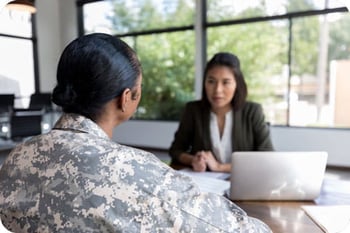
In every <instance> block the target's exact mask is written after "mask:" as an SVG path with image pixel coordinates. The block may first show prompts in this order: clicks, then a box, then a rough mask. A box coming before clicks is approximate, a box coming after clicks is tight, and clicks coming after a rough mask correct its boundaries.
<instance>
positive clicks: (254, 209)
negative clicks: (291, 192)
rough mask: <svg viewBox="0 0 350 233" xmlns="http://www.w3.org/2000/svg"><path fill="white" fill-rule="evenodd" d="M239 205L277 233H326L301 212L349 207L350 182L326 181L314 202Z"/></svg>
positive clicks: (252, 202) (245, 203)
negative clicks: (306, 208)
mask: <svg viewBox="0 0 350 233" xmlns="http://www.w3.org/2000/svg"><path fill="white" fill-rule="evenodd" d="M349 174H350V172H349ZM235 203H236V204H237V205H238V206H240V207H241V208H242V209H243V210H245V211H246V212H247V214H248V215H249V216H252V217H255V218H258V219H260V220H262V221H263V222H265V223H266V224H267V225H269V227H270V228H271V230H272V231H273V232H274V233H322V232H323V230H322V229H321V228H320V227H319V226H318V225H316V223H315V222H313V220H312V219H311V218H310V217H309V216H308V215H307V214H306V213H305V212H304V211H303V210H302V209H301V206H302V205H338V204H348V205H349V204H350V181H346V180H337V179H325V182H324V183H323V186H322V191H321V194H320V196H319V197H318V198H317V199H316V200H315V201H310V202H298V201H288V202H286V201H265V202H264V201H255V202H254V201H241V202H237V201H236V202H235Z"/></svg>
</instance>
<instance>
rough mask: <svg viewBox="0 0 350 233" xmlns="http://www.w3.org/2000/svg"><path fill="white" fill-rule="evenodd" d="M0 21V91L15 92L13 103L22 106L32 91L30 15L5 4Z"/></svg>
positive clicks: (32, 50) (33, 64) (32, 56)
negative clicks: (11, 8)
mask: <svg viewBox="0 0 350 233" xmlns="http://www.w3.org/2000/svg"><path fill="white" fill-rule="evenodd" d="M0 21H1V24H0V51H1V53H0V63H1V70H0V82H1V86H0V93H2V94H15V96H16V99H15V107H17V108H24V107H27V106H28V104H29V97H30V95H31V94H32V93H34V92H35V72H34V68H35V62H34V46H35V45H34V39H33V34H34V33H33V31H32V16H31V14H30V13H28V12H23V11H15V10H12V11H10V10H8V9H6V7H5V8H4V9H2V10H1V11H0ZM19 67H20V69H19Z"/></svg>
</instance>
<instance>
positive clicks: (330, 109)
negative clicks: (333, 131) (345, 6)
mask: <svg viewBox="0 0 350 233" xmlns="http://www.w3.org/2000/svg"><path fill="white" fill-rule="evenodd" d="M348 25H350V16H349V13H343V14H340V13H339V14H329V15H324V16H319V17H307V18H300V19H295V20H294V21H293V43H292V48H293V56H292V83H291V84H292V88H291V95H292V97H293V98H291V102H290V104H291V108H290V123H291V125H297V126H325V127H350V109H349V108H348V107H346V106H347V105H346V104H347V103H348V101H349V100H350V93H349V91H348V87H350V79H349V73H350V53H349V51H350V34H349V33H348V31H347V30H344V28H347V27H348Z"/></svg>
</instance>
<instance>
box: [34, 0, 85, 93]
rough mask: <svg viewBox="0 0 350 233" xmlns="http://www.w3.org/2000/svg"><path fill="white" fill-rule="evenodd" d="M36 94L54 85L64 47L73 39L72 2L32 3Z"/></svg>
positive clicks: (75, 32) (45, 1) (57, 0)
mask: <svg viewBox="0 0 350 233" xmlns="http://www.w3.org/2000/svg"><path fill="white" fill-rule="evenodd" d="M35 5H36V7H37V13H36V21H37V37H38V50H39V51H38V52H39V66H40V67H39V76H40V91H42V92H50V91H51V90H52V88H53V87H54V86H55V84H56V66H57V63H58V59H59V56H60V54H61V52H62V50H63V48H64V47H65V45H66V44H67V43H68V42H69V41H71V40H72V39H73V38H75V37H76V36H77V35H78V33H77V20H76V19H77V16H76V7H75V0H36V2H35Z"/></svg>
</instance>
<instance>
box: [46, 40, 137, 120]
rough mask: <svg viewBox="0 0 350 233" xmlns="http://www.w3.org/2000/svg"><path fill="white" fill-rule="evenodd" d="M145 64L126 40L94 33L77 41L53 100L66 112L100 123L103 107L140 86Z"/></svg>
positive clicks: (65, 58) (66, 55)
mask: <svg viewBox="0 0 350 233" xmlns="http://www.w3.org/2000/svg"><path fill="white" fill-rule="evenodd" d="M141 72H142V71H141V64H140V62H139V60H138V58H137V56H136V54H135V52H134V51H133V50H132V49H131V48H130V47H129V46H128V45H127V44H126V43H125V42H123V41H122V40H120V39H118V38H116V37H114V36H111V35H108V34H103V33H93V34H89V35H85V36H82V37H79V38H77V39H75V40H73V41H72V42H71V43H70V44H69V45H68V46H67V47H66V48H65V49H64V51H63V53H62V55H61V58H60V60H59V63H58V68H57V85H56V87H55V88H54V90H53V94H52V101H53V102H54V103H55V104H57V105H58V106H61V107H62V109H63V111H64V112H67V113H77V114H81V115H83V116H86V117H88V118H90V119H92V120H96V118H97V117H98V116H99V114H100V112H101V109H102V108H103V106H104V105H105V104H106V103H107V102H108V101H110V100H111V99H113V98H115V97H118V96H120V95H121V94H122V92H123V91H124V90H125V89H126V88H130V89H131V90H132V88H133V87H134V86H135V85H136V80H137V78H138V77H139V76H140V74H141Z"/></svg>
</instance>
